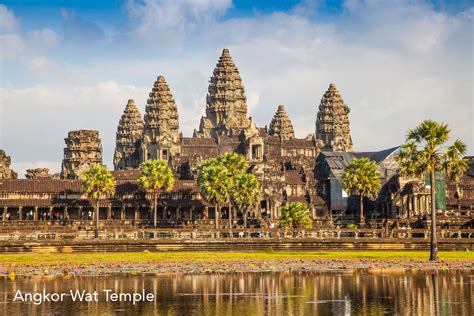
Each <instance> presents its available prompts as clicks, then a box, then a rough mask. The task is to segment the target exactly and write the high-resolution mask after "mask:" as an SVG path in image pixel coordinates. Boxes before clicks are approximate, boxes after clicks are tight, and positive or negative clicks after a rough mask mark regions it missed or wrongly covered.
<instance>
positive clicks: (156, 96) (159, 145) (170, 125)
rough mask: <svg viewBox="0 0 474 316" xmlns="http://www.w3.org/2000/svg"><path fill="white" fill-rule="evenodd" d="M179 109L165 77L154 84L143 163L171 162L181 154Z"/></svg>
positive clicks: (150, 97)
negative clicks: (154, 161)
mask: <svg viewBox="0 0 474 316" xmlns="http://www.w3.org/2000/svg"><path fill="white" fill-rule="evenodd" d="M179 139H180V135H179V120H178V109H177V108H176V103H175V101H174V98H173V95H172V94H171V91H170V88H169V87H168V84H167V83H166V80H165V78H164V77H163V76H159V77H158V78H157V79H156V81H155V83H154V84H153V89H152V90H151V92H150V95H149V99H148V101H147V105H146V108H145V129H144V132H143V137H142V140H141V145H140V150H141V152H140V157H141V159H140V160H141V162H143V161H146V160H148V159H164V160H169V159H170V158H171V157H172V155H177V154H179V145H178V144H179V141H180V140H179Z"/></svg>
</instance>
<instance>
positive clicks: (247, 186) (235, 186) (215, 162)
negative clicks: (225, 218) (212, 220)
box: [198, 153, 260, 228]
mask: <svg viewBox="0 0 474 316" xmlns="http://www.w3.org/2000/svg"><path fill="white" fill-rule="evenodd" d="M248 170H249V164H248V162H247V161H246V160H245V158H244V156H242V155H239V154H236V153H227V154H224V155H222V156H219V157H217V158H214V159H208V160H205V161H203V162H202V163H201V165H200V166H199V168H198V186H199V189H200V191H201V194H202V195H203V198H204V199H205V200H207V201H208V202H210V203H212V204H214V205H215V206H216V228H218V219H217V217H218V215H217V214H218V210H219V206H221V205H224V204H227V205H228V206H229V227H230V228H232V213H231V205H234V206H236V207H237V208H239V209H240V210H242V211H244V212H245V210H247V209H248V208H250V207H254V206H255V205H256V204H257V203H258V201H259V200H260V183H259V182H258V181H257V179H256V178H255V176H254V175H253V174H251V173H249V171H248ZM244 220H245V219H244Z"/></svg>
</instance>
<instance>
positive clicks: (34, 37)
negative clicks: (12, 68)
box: [0, 4, 58, 62]
mask: <svg viewBox="0 0 474 316" xmlns="http://www.w3.org/2000/svg"><path fill="white" fill-rule="evenodd" d="M19 26H20V22H19V19H18V18H17V17H16V16H15V14H14V13H13V11H11V10H9V9H8V8H7V7H6V6H4V5H2V4H0V61H5V62H8V61H15V60H20V61H23V62H28V61H29V60H30V58H35V57H36V56H38V55H40V54H42V53H43V52H45V51H46V50H48V49H49V48H52V47H53V46H54V45H55V44H56V43H57V40H58V34H57V33H56V32H55V31H53V30H51V29H48V28H44V29H38V30H32V31H30V32H28V34H27V35H26V36H23V35H22V34H21V33H20V30H19Z"/></svg>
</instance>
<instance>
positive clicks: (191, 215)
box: [189, 206, 194, 221]
mask: <svg viewBox="0 0 474 316" xmlns="http://www.w3.org/2000/svg"><path fill="white" fill-rule="evenodd" d="M193 213H194V206H191V208H190V209H189V220H190V221H192V220H193Z"/></svg>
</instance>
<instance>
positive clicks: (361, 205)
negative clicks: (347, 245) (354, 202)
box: [359, 194, 365, 228]
mask: <svg viewBox="0 0 474 316" xmlns="http://www.w3.org/2000/svg"><path fill="white" fill-rule="evenodd" d="M359 225H360V227H361V228H362V227H363V226H364V225H365V218H364V196H363V195H362V194H361V195H359Z"/></svg>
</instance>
